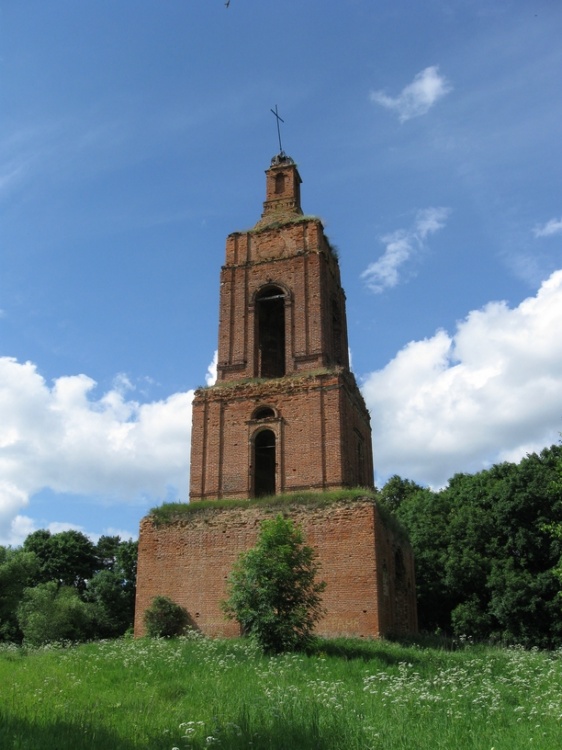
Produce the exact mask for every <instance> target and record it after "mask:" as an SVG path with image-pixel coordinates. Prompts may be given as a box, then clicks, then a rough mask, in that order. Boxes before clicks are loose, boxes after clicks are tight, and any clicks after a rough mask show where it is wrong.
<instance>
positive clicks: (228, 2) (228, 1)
mask: <svg viewBox="0 0 562 750" xmlns="http://www.w3.org/2000/svg"><path fill="white" fill-rule="evenodd" d="M224 7H225V8H229V7H230V0H226V3H225V4H224Z"/></svg>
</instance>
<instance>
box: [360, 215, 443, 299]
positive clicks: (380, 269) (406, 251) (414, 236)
mask: <svg viewBox="0 0 562 750" xmlns="http://www.w3.org/2000/svg"><path fill="white" fill-rule="evenodd" d="M449 213H450V211H449V209H448V208H442V207H441V208H426V209H423V210H422V211H418V213H417V216H416V221H415V223H414V225H413V226H412V227H410V228H409V229H398V230H396V231H395V232H391V233H390V234H386V235H384V236H383V237H381V238H380V240H381V242H383V243H384V244H385V245H386V249H385V251H384V253H383V254H382V255H381V257H380V258H379V259H378V260H376V261H375V262H374V263H371V264H370V265H369V266H367V268H366V269H365V271H363V273H362V274H361V278H363V279H365V281H366V283H367V286H368V287H369V288H370V289H371V290H372V291H373V292H376V293H380V292H382V291H384V290H385V289H388V288H391V287H394V286H396V285H397V284H398V282H399V280H400V276H399V268H400V267H401V266H402V265H404V263H405V262H406V261H407V260H408V259H409V258H410V257H411V256H412V255H413V254H414V253H415V252H416V251H417V250H419V249H421V248H422V247H423V244H424V240H425V239H426V238H427V236H428V235H429V234H432V233H433V232H436V231H437V230H438V229H442V228H443V227H444V226H445V221H446V219H447V216H448V215H449Z"/></svg>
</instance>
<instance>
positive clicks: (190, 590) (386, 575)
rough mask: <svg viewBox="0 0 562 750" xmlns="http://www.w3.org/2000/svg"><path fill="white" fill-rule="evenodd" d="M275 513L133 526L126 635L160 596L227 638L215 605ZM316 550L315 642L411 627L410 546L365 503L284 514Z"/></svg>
mask: <svg viewBox="0 0 562 750" xmlns="http://www.w3.org/2000/svg"><path fill="white" fill-rule="evenodd" d="M277 513H279V509H273V508H272V509H266V508H263V507H262V508H260V507H248V508H237V509H228V510H222V509H218V508H217V509H214V508H213V509H205V510H202V511H199V512H198V513H193V514H190V515H186V517H185V518H182V519H179V520H177V521H175V522H173V523H171V524H166V525H161V526H157V525H156V523H155V520H154V519H153V518H152V517H151V516H148V517H146V518H144V519H143V520H142V522H141V527H140V539H139V559H138V587H137V601H136V613H135V635H136V636H141V635H143V633H144V624H143V616H144V612H145V610H146V609H147V607H148V606H150V603H151V601H152V599H153V598H154V597H155V596H158V595H164V596H169V597H170V598H171V599H173V600H174V601H175V602H177V603H178V604H180V605H181V606H182V607H185V609H186V610H187V611H188V613H189V616H190V618H191V620H192V622H193V624H194V625H195V627H197V628H198V629H199V630H200V631H201V632H202V633H204V634H206V635H210V636H236V635H239V628H238V624H237V623H236V622H232V621H228V620H226V619H225V618H224V615H223V613H222V610H221V607H220V602H221V600H223V599H224V598H225V596H226V580H227V576H228V574H229V572H230V571H231V570H232V566H233V564H234V562H235V560H236V559H237V557H238V555H239V554H240V552H242V551H244V550H247V549H249V548H250V547H252V546H253V545H254V544H255V542H256V538H257V535H258V532H259V526H260V521H262V520H263V519H264V518H271V517H274V516H275V515H277ZM285 514H286V515H289V516H290V517H291V518H292V519H293V520H294V521H295V522H296V523H297V524H299V525H300V526H301V527H302V529H303V531H304V534H305V538H306V542H307V543H308V544H310V545H311V546H312V547H314V549H315V550H316V551H317V553H318V559H319V562H320V566H321V568H320V575H319V577H320V579H321V580H324V581H326V584H327V586H326V590H325V592H324V595H323V604H324V606H325V607H326V610H327V612H326V615H325V617H324V618H323V619H322V620H321V622H320V623H319V624H318V627H317V633H318V634H319V635H323V636H330V637H334V636H340V635H346V636H361V637H374V638H377V637H383V636H385V635H389V634H399V633H413V632H416V630H417V615H416V599H415V579H414V562H413V556H412V552H411V548H410V547H409V545H408V544H407V543H406V542H404V541H402V540H401V539H399V538H398V536H397V535H396V534H395V533H394V532H393V531H392V530H391V528H390V527H389V526H388V525H387V524H385V522H384V520H383V518H382V516H381V513H380V511H379V509H378V508H377V506H376V504H374V503H372V502H370V501H345V500H343V501H338V502H334V503H331V504H330V505H326V506H322V507H316V508H314V507H305V506H296V505H295V506H293V507H291V508H290V509H287V510H286V512H285Z"/></svg>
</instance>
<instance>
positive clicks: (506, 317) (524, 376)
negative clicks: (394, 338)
mask: <svg viewBox="0 0 562 750" xmlns="http://www.w3.org/2000/svg"><path fill="white" fill-rule="evenodd" d="M561 330H562V271H557V272H555V273H554V274H552V276H551V277H550V278H549V279H548V280H547V281H545V282H544V283H543V284H542V286H541V288H540V289H539V291H538V293H537V295H536V296H535V297H530V298H528V299H525V300H524V301H523V302H522V303H521V304H520V305H519V306H518V307H516V308H513V309H511V308H510V307H508V305H507V304H506V303H505V302H492V303H490V304H488V305H486V306H485V307H484V308H483V309H481V310H475V311H473V312H471V313H470V314H469V315H468V316H467V317H466V319H465V320H463V321H461V322H460V323H458V325H457V329H456V331H455V333H454V334H453V335H449V334H448V333H447V332H445V331H438V332H437V333H435V335H434V336H432V337H431V338H428V339H425V340H423V341H412V342H411V343H409V344H408V345H407V346H405V347H404V348H403V349H402V350H401V351H400V352H398V354H397V355H396V357H395V358H394V359H393V360H392V361H391V362H389V363H388V365H386V367H384V368H383V369H382V370H379V371H377V372H373V373H371V374H370V375H369V376H367V378H366V379H365V381H364V385H363V393H364V395H365V399H366V401H367V405H368V407H369V409H370V410H371V413H372V420H373V443H374V453H375V466H376V468H377V476H378V478H379V483H380V480H382V481H384V480H385V479H386V478H387V477H388V476H390V475H392V474H395V473H396V474H400V475H401V476H404V477H408V478H410V479H414V480H416V481H418V482H422V483H428V484H431V485H433V486H441V485H443V484H444V483H445V482H446V481H447V479H449V478H450V477H451V476H452V475H453V474H454V473H456V472H461V471H468V472H474V471H479V470H481V469H482V468H485V467H486V466H488V465H489V464H491V463H495V462H498V461H504V460H510V461H513V460H518V459H520V458H522V457H523V456H524V455H525V454H526V453H527V452H529V451H534V450H540V449H541V448H543V447H545V446H547V445H551V444H552V443H555V442H557V440H558V436H559V432H560V430H561V429H562V336H560V331H561Z"/></svg>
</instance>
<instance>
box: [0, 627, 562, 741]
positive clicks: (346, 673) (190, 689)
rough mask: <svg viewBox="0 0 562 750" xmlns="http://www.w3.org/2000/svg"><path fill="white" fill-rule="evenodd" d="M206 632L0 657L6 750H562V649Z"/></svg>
mask: <svg viewBox="0 0 562 750" xmlns="http://www.w3.org/2000/svg"><path fill="white" fill-rule="evenodd" d="M319 649H320V650H319V651H317V652H316V653H315V654H312V655H305V654H289V655H284V656H276V657H264V656H263V655H262V654H260V653H259V652H258V651H257V650H256V649H255V648H254V647H253V646H252V644H251V643H250V642H248V641H243V640H233V641H222V640H210V639H205V638H201V637H192V638H183V639H177V640H169V641H167V640H155V641H154V640H139V641H132V640H122V641H113V642H103V643H96V644H88V645H84V646H78V647H70V648H60V647H59V648H43V649H40V650H34V651H31V650H24V649H17V648H6V647H5V648H4V649H2V650H1V651H0V748H2V750H12V749H14V750H15V749H16V748H17V749H18V750H27V749H29V750H31V749H33V750H43V749H47V748H49V749H51V748H52V749H54V750H77V749H78V750H98V749H99V750H129V749H130V750H133V748H134V749H135V750H160V749H162V750H172V748H178V749H179V750H188V749H191V750H200V749H201V748H208V747H216V748H228V750H239V749H241V748H245V749H246V750H247V749H249V748H251V749H252V750H266V748H267V749H268V750H270V749H271V750H282V749H283V750H285V749H286V750H313V749H314V750H328V749H329V750H339V749H340V748H341V749H342V750H343V749H344V748H345V750H367V749H371V748H373V749H375V748H380V749H381V750H382V749H383V748H384V750H394V749H395V748H404V749H406V748H407V749H408V750H415V749H416V748H419V749H420V750H421V749H423V750H428V748H431V749H432V750H433V748H446V749H447V750H464V749H465V748H473V749H474V750H491V748H494V750H519V748H529V747H531V748H544V749H549V750H550V749H551V748H552V750H554V749H555V748H556V749H558V748H559V747H560V746H561V744H562V743H561V738H562V652H554V653H544V652H538V651H524V650H522V649H517V648H515V649H492V648H484V647H474V646H473V647H469V648H463V649H460V650H457V651H452V652H446V651H440V650H438V649H434V648H422V647H419V646H417V647H416V646H408V647H406V646H401V645H399V644H394V643H389V642H376V641H374V642H364V641H344V640H342V641H324V642H321V643H320V645H319Z"/></svg>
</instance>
